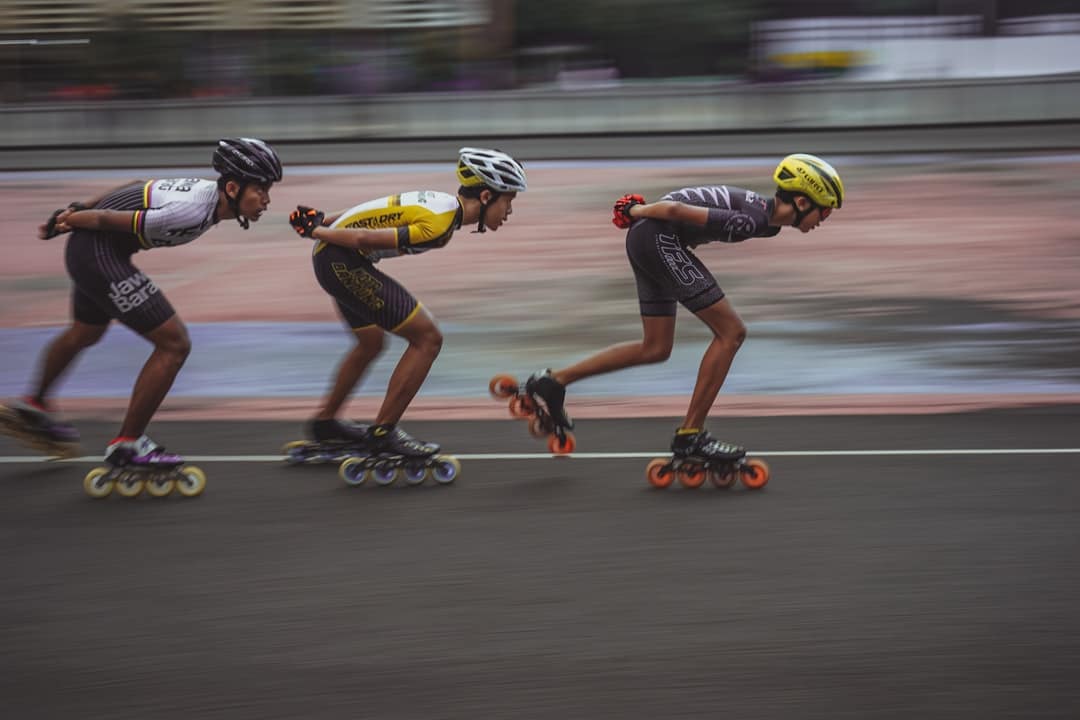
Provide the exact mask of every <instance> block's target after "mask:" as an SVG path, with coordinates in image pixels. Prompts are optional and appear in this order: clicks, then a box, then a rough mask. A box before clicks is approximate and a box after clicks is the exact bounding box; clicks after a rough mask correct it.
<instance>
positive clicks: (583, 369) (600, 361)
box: [551, 315, 675, 387]
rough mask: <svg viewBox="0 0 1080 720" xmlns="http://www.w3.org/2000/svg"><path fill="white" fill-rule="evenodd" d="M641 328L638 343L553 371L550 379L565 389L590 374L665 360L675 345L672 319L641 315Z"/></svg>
mask: <svg viewBox="0 0 1080 720" xmlns="http://www.w3.org/2000/svg"><path fill="white" fill-rule="evenodd" d="M641 325H642V331H643V332H642V339H641V340H635V341H633V342H625V343H619V344H617V345H612V346H610V347H608V348H605V349H604V350H601V351H600V352H598V353H596V354H595V355H591V356H590V357H587V358H585V359H584V360H582V361H580V362H578V363H575V364H573V365H571V366H570V367H567V368H563V369H562V370H553V371H552V373H551V376H552V377H553V378H554V379H555V380H556V381H557V382H559V383H560V384H561V385H563V386H564V387H565V386H566V385H569V384H571V383H574V382H577V381H578V380H584V379H585V378H587V377H592V376H594V375H603V374H606V373H610V372H614V371H616V370H622V369H623V368H628V367H633V366H635V365H646V364H651V363H659V362H663V361H665V360H667V359H668V357H670V356H671V348H672V346H673V345H674V343H675V316H674V315H670V316H668V315H643V316H642V317H641Z"/></svg>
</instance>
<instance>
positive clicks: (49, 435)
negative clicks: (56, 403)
mask: <svg viewBox="0 0 1080 720" xmlns="http://www.w3.org/2000/svg"><path fill="white" fill-rule="evenodd" d="M10 407H11V409H12V410H13V411H14V412H15V415H16V417H17V418H18V420H19V422H20V423H21V424H22V425H23V429H24V430H25V431H26V432H30V433H35V434H40V435H41V436H43V437H44V438H46V439H47V440H49V441H51V442H56V443H77V442H79V431H78V430H76V429H75V426H74V425H72V424H70V423H66V422H61V421H59V420H58V419H57V418H56V416H55V415H54V414H53V413H52V412H51V411H50V410H49V409H48V408H47V407H46V406H44V405H42V404H41V403H38V402H35V401H34V400H33V399H32V398H22V399H20V400H15V401H14V402H12V403H11V405H10Z"/></svg>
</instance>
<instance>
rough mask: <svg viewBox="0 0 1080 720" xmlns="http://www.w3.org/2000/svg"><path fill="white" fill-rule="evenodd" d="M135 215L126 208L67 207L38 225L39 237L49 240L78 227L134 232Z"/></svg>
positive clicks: (82, 228)
mask: <svg viewBox="0 0 1080 720" xmlns="http://www.w3.org/2000/svg"><path fill="white" fill-rule="evenodd" d="M134 215H135V213H134V212H129V211H125V210H84V209H79V208H76V207H67V208H64V209H63V210H58V211H57V212H55V213H53V216H52V217H50V218H49V220H48V222H46V223H45V224H44V225H40V226H38V237H40V238H41V239H42V240H48V239H49V238H54V237H56V236H57V235H61V234H63V233H66V232H71V231H72V230H76V229H81V230H117V231H119V232H132V228H133V226H134V225H133V223H134V219H133V218H134Z"/></svg>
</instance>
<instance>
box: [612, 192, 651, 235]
mask: <svg viewBox="0 0 1080 720" xmlns="http://www.w3.org/2000/svg"><path fill="white" fill-rule="evenodd" d="M644 204H645V198H643V197H642V196H640V195H630V194H627V195H623V196H622V197H621V198H619V199H618V200H616V201H615V207H614V208H612V218H611V222H613V223H614V224H615V227H617V228H619V229H621V230H625V229H626V228H628V227H630V225H631V224H633V222H634V219H633V218H632V217H630V208H632V207H634V206H635V205H644Z"/></svg>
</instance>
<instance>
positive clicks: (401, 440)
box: [367, 425, 440, 457]
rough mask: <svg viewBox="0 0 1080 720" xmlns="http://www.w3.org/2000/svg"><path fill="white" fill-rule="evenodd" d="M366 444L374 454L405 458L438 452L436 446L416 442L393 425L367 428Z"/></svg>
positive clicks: (434, 444) (438, 447) (425, 455)
mask: <svg viewBox="0 0 1080 720" xmlns="http://www.w3.org/2000/svg"><path fill="white" fill-rule="evenodd" d="M367 443H368V446H369V447H370V448H371V450H373V451H374V452H385V453H395V454H397V455H404V456H406V457H428V456H429V455H434V454H435V453H437V452H439V450H440V446H439V445H438V444H436V443H429V442H424V441H422V440H417V439H416V438H414V437H413V436H412V435H409V433H407V432H405V431H404V430H402V429H401V428H399V427H397V426H395V425H372V426H371V427H370V428H368V434H367Z"/></svg>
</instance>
